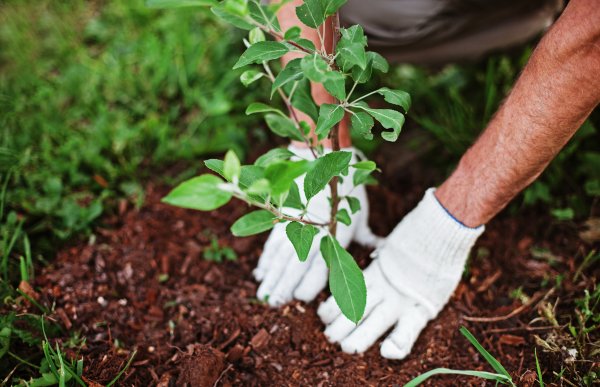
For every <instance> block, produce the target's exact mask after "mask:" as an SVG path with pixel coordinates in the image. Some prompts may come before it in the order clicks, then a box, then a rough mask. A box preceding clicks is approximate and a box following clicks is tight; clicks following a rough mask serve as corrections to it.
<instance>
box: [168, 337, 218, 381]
mask: <svg viewBox="0 0 600 387" xmlns="http://www.w3.org/2000/svg"><path fill="white" fill-rule="evenodd" d="M224 369H225V355H224V354H223V352H221V351H219V350H218V349H215V348H212V347H209V346H206V345H202V344H198V343H196V344H191V345H188V346H187V352H186V353H183V355H182V357H181V371H180V372H179V378H177V387H212V386H213V385H214V384H215V382H216V381H217V379H218V378H219V376H220V375H221V372H223V370H224Z"/></svg>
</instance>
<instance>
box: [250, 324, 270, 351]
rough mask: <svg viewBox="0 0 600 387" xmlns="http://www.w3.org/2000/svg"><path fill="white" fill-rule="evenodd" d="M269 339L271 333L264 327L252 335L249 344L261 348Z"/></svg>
mask: <svg viewBox="0 0 600 387" xmlns="http://www.w3.org/2000/svg"><path fill="white" fill-rule="evenodd" d="M269 340H271V335H270V334H269V332H267V330H266V329H265V328H262V329H261V330H260V331H258V333H257V334H255V335H254V337H253V338H252V340H250V345H251V346H252V348H254V349H255V350H257V349H261V348H264V347H265V346H266V345H267V344H268V343H269Z"/></svg>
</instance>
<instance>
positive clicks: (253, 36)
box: [249, 27, 266, 44]
mask: <svg viewBox="0 0 600 387" xmlns="http://www.w3.org/2000/svg"><path fill="white" fill-rule="evenodd" d="M249 40H250V44H254V43H258V42H264V41H265V40H266V39H265V34H264V32H262V30H261V29H260V28H259V27H256V28H255V29H253V30H252V31H250V36H249Z"/></svg>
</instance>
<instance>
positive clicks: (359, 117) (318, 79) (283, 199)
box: [147, 0, 410, 323]
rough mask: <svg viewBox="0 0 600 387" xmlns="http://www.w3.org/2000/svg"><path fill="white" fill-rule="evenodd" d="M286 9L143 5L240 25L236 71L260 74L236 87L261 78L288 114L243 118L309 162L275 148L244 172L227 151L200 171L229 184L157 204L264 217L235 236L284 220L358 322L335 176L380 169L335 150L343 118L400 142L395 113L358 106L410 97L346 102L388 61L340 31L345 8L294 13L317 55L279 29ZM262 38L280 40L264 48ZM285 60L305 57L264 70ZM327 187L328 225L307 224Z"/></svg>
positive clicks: (194, 182) (386, 92) (314, 2)
mask: <svg viewBox="0 0 600 387" xmlns="http://www.w3.org/2000/svg"><path fill="white" fill-rule="evenodd" d="M288 2H289V0H284V1H282V2H280V3H274V4H271V5H269V6H266V5H260V4H259V3H258V2H257V1H255V0H250V1H248V0H225V1H224V2H222V3H218V2H217V1H216V0H195V1H192V2H190V1H187V0H186V1H179V0H169V1H167V0H149V1H148V3H147V4H148V5H149V6H153V7H164V6H186V5H208V6H211V7H212V8H211V9H212V11H213V13H215V14H216V15H217V16H219V17H221V18H222V19H224V20H226V21H228V22H230V23H231V24H233V25H235V26H236V27H239V28H242V29H245V30H249V31H250V34H249V38H248V40H245V39H244V43H245V44H246V46H247V47H248V48H247V50H246V51H245V52H244V54H243V55H242V56H241V58H240V59H239V60H238V62H237V63H236V64H235V66H234V67H233V68H234V69H237V68H241V67H244V66H247V65H250V64H258V65H260V66H261V67H262V70H264V71H258V70H255V69H252V70H248V71H246V72H244V73H243V74H242V76H241V81H242V82H243V83H244V84H245V85H248V84H250V83H251V82H253V81H256V80H257V79H260V78H261V77H267V78H269V79H270V80H271V81H272V82H273V85H272V88H271V96H273V95H274V94H275V93H278V94H279V96H280V97H281V98H282V100H283V102H284V103H285V105H286V106H287V108H288V112H287V113H284V112H283V111H281V110H279V109H277V108H275V107H272V106H269V105H266V104H263V103H252V104H251V105H250V106H248V109H247V110H246V114H254V113H267V114H266V115H265V120H266V122H267V125H268V126H269V128H270V129H271V131H273V132H274V133H275V134H277V135H279V136H282V137H289V138H290V139H292V140H296V141H303V142H304V143H305V144H306V145H307V147H309V148H310V149H311V151H312V154H313V156H314V159H315V160H314V161H308V160H300V161H290V160H289V159H290V158H291V157H292V156H294V154H293V153H292V152H290V151H288V150H285V149H279V148H277V149H273V150H271V151H269V152H268V153H267V154H265V155H263V156H261V157H260V158H259V159H258V160H257V161H256V163H255V164H254V165H244V166H242V165H240V161H239V159H238V157H237V156H236V154H235V152H234V151H232V150H230V151H229V152H228V153H227V155H226V156H225V160H224V161H220V160H208V161H206V166H207V167H208V168H210V169H212V170H213V171H215V172H217V173H218V174H219V175H221V176H222V177H223V178H225V180H226V181H223V180H222V179H220V178H219V177H217V176H214V175H210V174H204V175H201V176H199V177H195V178H193V179H191V180H188V181H186V182H184V183H182V184H181V185H179V186H178V187H176V188H175V189H174V190H173V191H172V192H171V193H170V194H169V195H168V196H167V197H165V198H164V199H163V200H164V201H165V202H167V203H170V204H172V205H177V206H181V207H186V208H194V209H199V210H204V211H209V210H213V209H215V208H218V207H220V206H222V205H224V204H225V203H227V202H228V201H229V200H230V199H231V198H232V197H236V198H239V199H242V200H244V201H245V202H247V203H248V204H250V205H253V206H255V207H258V208H259V209H260V210H258V211H254V212H251V213H249V214H247V215H245V216H243V217H242V218H240V219H239V220H238V221H237V222H235V223H234V225H233V226H232V227H231V231H232V232H233V234H234V235H236V236H247V235H252V234H257V233H260V232H263V231H267V230H270V229H271V228H273V226H274V225H275V224H276V223H282V222H289V223H288V225H287V226H286V232H287V236H288V238H289V239H290V241H291V243H292V244H293V246H294V248H295V249H296V253H297V254H298V258H299V259H300V260H301V261H303V260H305V259H306V258H307V255H308V251H309V250H310V247H311V245H312V244H313V243H320V250H321V253H322V255H323V257H324V259H325V261H326V263H327V266H328V267H329V268H330V274H329V284H330V285H329V286H330V289H331V293H332V295H333V297H334V298H335V300H336V302H337V303H338V305H339V306H340V309H341V310H342V312H343V313H344V315H345V316H346V317H348V318H349V319H350V320H351V321H353V322H355V323H358V321H359V320H360V319H361V318H362V316H363V313H364V309H365V306H366V301H367V292H366V286H365V281H364V277H363V274H362V272H361V270H360V269H359V268H358V265H357V264H356V263H355V262H354V259H353V258H352V256H351V255H350V254H349V253H348V252H347V251H346V250H344V249H343V248H342V247H341V245H340V244H339V242H338V241H337V239H336V226H337V222H338V221H339V222H343V223H344V224H349V223H350V221H351V220H350V216H349V214H348V213H347V211H346V210H345V209H342V210H340V211H338V204H339V202H340V201H341V200H348V201H349V204H350V208H351V209H352V211H357V210H358V208H356V206H355V205H353V203H355V202H356V199H355V198H352V197H339V196H338V182H339V179H340V178H343V176H347V174H348V168H355V169H357V170H358V171H357V173H356V174H355V175H354V178H353V180H354V181H353V182H354V185H355V186H356V185H359V184H362V183H363V182H364V181H365V180H366V179H367V177H368V176H369V174H370V173H371V172H372V171H373V170H375V169H376V165H375V163H374V162H372V161H359V162H357V163H355V164H350V159H351V157H352V153H351V152H344V151H340V148H339V141H338V123H339V122H340V121H341V120H342V118H343V117H344V114H345V113H349V114H350V115H351V122H352V128H353V129H354V130H355V131H357V132H359V133H361V134H362V135H364V137H365V138H367V139H372V138H373V134H372V132H371V129H372V127H373V126H374V124H375V120H377V121H379V123H381V125H382V126H383V127H384V128H385V129H391V130H390V131H384V132H382V134H381V135H382V137H383V139H384V140H387V141H396V140H397V138H398V135H399V134H400V130H401V128H402V125H403V124H404V115H403V114H402V113H400V112H398V111H395V110H391V109H372V108H370V107H369V106H368V105H367V104H366V103H365V102H364V101H363V99H364V98H365V97H367V96H369V95H371V94H375V93H378V94H381V95H383V96H384V98H385V100H386V101H388V102H389V103H391V104H395V105H399V106H400V107H402V108H403V109H404V111H405V112H406V111H408V109H409V107H410V97H409V95H408V94H407V93H406V92H403V91H400V90H391V89H389V88H386V87H383V88H380V89H378V90H375V91H373V92H371V93H368V94H366V95H364V96H362V97H360V98H354V99H352V94H353V92H354V89H355V88H356V85H358V84H360V83H365V82H367V81H368V80H369V79H370V78H371V74H372V72H373V71H374V70H379V71H383V72H387V71H388V68H389V66H388V64H387V62H386V61H385V59H383V57H381V56H380V55H379V54H376V53H373V52H366V51H365V47H366V46H367V40H366V37H365V36H364V33H363V30H362V28H361V27H360V26H358V25H355V26H352V27H350V28H348V29H345V28H340V26H339V17H338V13H337V12H338V9H339V7H340V6H341V5H342V4H343V3H344V2H345V0H305V1H304V4H302V5H301V6H300V7H297V8H296V14H297V15H298V18H299V19H300V21H301V22H302V23H304V24H305V25H306V26H308V27H310V28H313V29H316V30H317V31H318V33H319V37H320V41H321V42H320V43H321V44H320V48H319V47H316V46H315V45H314V44H313V43H312V42H311V41H309V40H307V39H302V38H301V37H300V31H301V30H300V28H299V27H298V26H294V27H292V28H290V29H288V30H287V31H282V30H281V28H280V26H279V22H278V20H277V16H276V14H277V11H278V10H279V9H280V8H281V6H283V5H284V4H285V3H288ZM330 16H331V18H330V19H328V17H330ZM329 20H331V22H329ZM320 28H322V30H320ZM330 28H331V29H332V31H333V36H334V41H333V52H332V53H327V52H325V49H324V47H325V42H324V39H325V30H327V29H330ZM265 33H267V34H269V35H271V36H273V37H275V38H276V39H278V40H279V41H267V40H266V39H265V35H264V34H265ZM290 52H295V53H299V54H303V55H304V56H303V57H301V58H297V59H294V60H292V61H290V62H289V63H288V64H287V65H286V67H285V68H284V69H283V70H282V71H281V72H280V73H279V74H278V75H277V76H275V75H274V74H273V71H272V70H271V67H270V66H269V63H268V62H269V61H271V60H276V59H279V58H281V57H282V56H283V55H284V54H287V53H290ZM349 80H352V82H349V83H352V86H351V87H350V88H349V91H348V88H347V87H346V83H347V81H349ZM309 81H312V82H315V83H322V84H323V86H324V87H325V89H326V90H327V92H328V93H329V94H331V95H332V96H333V97H334V103H333V104H323V105H321V107H320V109H319V111H318V112H317V109H316V106H315V103H314V101H313V100H312V97H311V94H310V83H309ZM292 107H295V108H297V109H298V110H300V111H302V112H304V113H306V114H307V115H308V116H310V117H312V118H313V120H314V121H315V122H316V129H315V133H316V135H317V136H318V139H319V140H323V139H325V138H326V137H328V138H331V140H332V148H333V151H332V152H331V153H327V154H324V151H323V148H322V146H321V145H318V144H315V143H314V142H312V141H311V140H310V139H309V137H308V135H309V132H310V126H309V125H308V123H307V122H305V121H299V120H298V119H297V117H296V115H295V113H294V110H293V109H292ZM289 117H291V118H289ZM305 174H306V176H305V178H304V194H305V197H306V200H307V202H306V203H304V202H302V199H301V196H300V193H299V189H298V186H297V184H296V183H295V182H294V179H296V178H298V177H300V176H302V175H305ZM328 185H329V187H330V191H331V196H330V202H331V213H330V216H329V221H327V222H316V221H313V220H311V219H313V218H314V215H315V214H311V213H310V212H307V208H308V204H309V203H310V200H311V199H312V198H313V197H314V196H315V195H316V194H318V193H319V192H320V191H323V190H325V189H326V188H327V186H328ZM284 207H289V208H294V209H298V210H301V211H302V214H301V215H300V216H299V217H292V216H288V215H287V214H285V213H284V210H283V209H284ZM321 215H322V214H321ZM317 228H321V229H323V230H326V231H327V234H326V236H324V237H323V238H322V239H321V241H320V242H318V241H315V240H314V239H315V238H314V237H315V235H316V234H317Z"/></svg>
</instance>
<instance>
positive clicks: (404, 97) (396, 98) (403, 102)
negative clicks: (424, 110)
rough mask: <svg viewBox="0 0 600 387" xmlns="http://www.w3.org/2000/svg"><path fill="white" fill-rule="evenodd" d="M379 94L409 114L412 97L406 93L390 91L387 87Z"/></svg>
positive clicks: (379, 91) (380, 90)
mask: <svg viewBox="0 0 600 387" xmlns="http://www.w3.org/2000/svg"><path fill="white" fill-rule="evenodd" d="M377 92H378V93H379V94H381V95H383V98H384V99H385V100H386V101H388V102H389V103H393V104H394V105H399V106H402V108H404V111H406V112H408V109H410V104H411V101H410V95H409V94H408V93H407V92H406V91H402V90H390V89H388V88H387V87H382V88H381V89H379V90H377Z"/></svg>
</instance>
